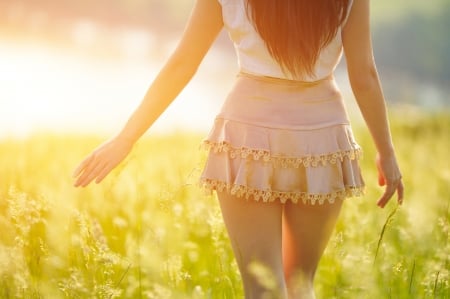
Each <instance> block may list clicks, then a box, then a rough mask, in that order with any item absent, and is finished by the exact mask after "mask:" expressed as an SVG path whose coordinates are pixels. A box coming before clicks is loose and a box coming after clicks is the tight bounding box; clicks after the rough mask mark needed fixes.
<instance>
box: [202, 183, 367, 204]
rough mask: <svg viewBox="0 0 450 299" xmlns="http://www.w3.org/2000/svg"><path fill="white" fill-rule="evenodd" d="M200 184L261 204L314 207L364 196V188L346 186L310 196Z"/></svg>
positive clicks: (221, 184) (300, 193)
mask: <svg viewBox="0 0 450 299" xmlns="http://www.w3.org/2000/svg"><path fill="white" fill-rule="evenodd" d="M200 184H201V185H202V187H203V188H205V189H207V190H211V191H212V190H216V191H218V192H223V191H227V192H228V193H230V194H231V195H235V196H236V197H241V198H245V199H249V198H250V197H253V199H254V200H255V201H260V200H262V201H263V202H274V201H275V200H277V199H278V200H279V201H280V202H281V203H283V204H284V203H286V202H287V201H288V200H290V201H291V202H292V203H295V204H296V203H298V202H299V201H302V202H303V203H304V204H311V205H315V204H316V203H318V204H320V205H322V204H324V203H325V202H328V203H330V204H332V203H334V202H335V201H336V200H338V199H345V198H347V197H359V196H362V195H363V194H364V186H348V187H346V188H345V189H342V190H337V191H333V192H331V193H326V194H311V193H307V192H299V191H293V192H283V191H273V190H259V189H255V188H252V187H248V186H242V185H235V184H230V183H226V182H222V181H218V180H212V179H203V180H202V181H201V182H200Z"/></svg>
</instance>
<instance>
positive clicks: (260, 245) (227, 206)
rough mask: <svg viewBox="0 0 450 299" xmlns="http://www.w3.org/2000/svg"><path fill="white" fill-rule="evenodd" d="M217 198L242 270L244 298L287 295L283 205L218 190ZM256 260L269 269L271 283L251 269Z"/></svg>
mask: <svg viewBox="0 0 450 299" xmlns="http://www.w3.org/2000/svg"><path fill="white" fill-rule="evenodd" d="M218 197H219V201H220V207H221V210H222V215H223V219H224V222H225V226H226V228H227V230H228V235H229V237H230V241H231V245H232V247H233V251H234V255H235V257H236V261H237V264H238V266H239V270H240V272H241V276H242V281H243V284H244V291H245V298H246V299H262V298H267V299H269V298H270V299H282V298H287V295H286V284H285V280H284V273H283V261H282V249H281V239H282V237H281V227H282V211H283V206H282V205H281V204H280V203H261V202H255V201H253V200H252V199H251V200H248V201H247V200H245V199H242V198H236V197H234V196H231V195H229V194H227V193H218ZM255 262H256V263H258V264H260V265H262V266H263V267H264V268H265V269H267V270H268V271H269V274H270V276H271V277H272V279H271V281H269V283H264V282H262V281H261V279H258V275H255V273H254V272H253V271H252V269H253V270H254V267H253V268H252V266H254V265H255ZM270 285H272V287H271V286H270Z"/></svg>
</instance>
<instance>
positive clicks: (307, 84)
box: [237, 72, 334, 87]
mask: <svg viewBox="0 0 450 299" xmlns="http://www.w3.org/2000/svg"><path fill="white" fill-rule="evenodd" d="M237 77H247V78H250V79H254V80H257V81H262V82H266V83H273V84H281V85H290V86H301V87H311V86H316V85H319V84H320V83H323V82H326V81H332V80H334V76H333V74H330V75H328V76H326V77H324V78H322V79H319V80H316V81H299V80H291V79H284V78H276V77H269V76H258V75H254V74H249V73H246V72H239V73H238V74H237Z"/></svg>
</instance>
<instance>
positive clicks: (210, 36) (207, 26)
mask: <svg viewBox="0 0 450 299" xmlns="http://www.w3.org/2000/svg"><path fill="white" fill-rule="evenodd" d="M222 27H223V20H222V8H221V5H220V3H219V2H218V1H217V0H196V1H195V4H194V7H193V9H192V12H191V16H190V17H189V20H188V22H187V24H186V27H185V29H184V32H183V35H182V37H181V40H180V42H179V44H178V47H177V52H182V53H183V54H182V55H183V56H186V55H187V56H189V55H190V56H191V58H192V59H195V58H199V57H203V55H204V54H205V53H206V52H207V50H208V49H209V47H210V46H211V44H212V43H213V41H214V40H215V38H216V37H217V35H218V33H219V32H220V30H221V29H222Z"/></svg>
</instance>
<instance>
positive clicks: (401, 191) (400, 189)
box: [397, 181, 404, 204]
mask: <svg viewBox="0 0 450 299" xmlns="http://www.w3.org/2000/svg"><path fill="white" fill-rule="evenodd" d="M403 194H404V187H403V183H402V181H400V183H399V184H398V186H397V201H398V203H399V204H402V203H403Z"/></svg>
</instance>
